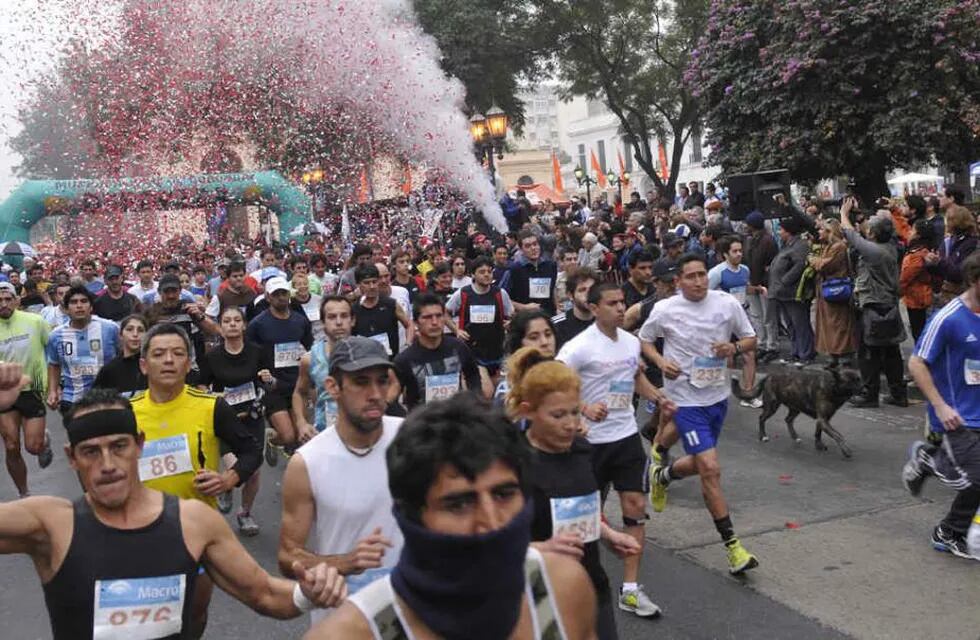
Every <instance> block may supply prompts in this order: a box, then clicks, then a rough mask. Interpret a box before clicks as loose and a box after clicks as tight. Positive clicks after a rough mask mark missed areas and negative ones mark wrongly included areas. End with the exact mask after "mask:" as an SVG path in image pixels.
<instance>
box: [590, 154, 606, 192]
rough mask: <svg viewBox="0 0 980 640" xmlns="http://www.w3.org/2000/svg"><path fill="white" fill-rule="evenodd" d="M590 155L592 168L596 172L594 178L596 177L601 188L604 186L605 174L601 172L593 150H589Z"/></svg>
mask: <svg viewBox="0 0 980 640" xmlns="http://www.w3.org/2000/svg"><path fill="white" fill-rule="evenodd" d="M589 154H590V155H591V156H592V170H593V171H595V173H596V178H597V179H598V182H599V186H600V187H601V188H603V189H605V188H606V174H604V173H603V172H602V166H601V165H600V164H599V160H598V159H596V157H595V151H591V150H590V151H589Z"/></svg>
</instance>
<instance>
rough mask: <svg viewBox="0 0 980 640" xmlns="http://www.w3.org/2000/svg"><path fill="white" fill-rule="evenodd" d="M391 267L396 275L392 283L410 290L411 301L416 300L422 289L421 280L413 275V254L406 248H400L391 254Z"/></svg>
mask: <svg viewBox="0 0 980 640" xmlns="http://www.w3.org/2000/svg"><path fill="white" fill-rule="evenodd" d="M390 264H391V268H392V269H393V270H394V272H395V275H394V277H393V278H392V284H393V285H397V286H399V287H404V288H405V290H406V291H408V295H409V301H410V303H411V302H415V298H416V296H418V294H419V292H420V291H421V290H422V287H421V286H420V285H419V281H418V280H417V279H416V278H415V276H413V275H412V256H411V254H409V253H408V251H405V250H404V249H398V250H396V251H395V252H394V253H393V254H391V263H390Z"/></svg>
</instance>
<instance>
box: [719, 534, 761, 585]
mask: <svg viewBox="0 0 980 640" xmlns="http://www.w3.org/2000/svg"><path fill="white" fill-rule="evenodd" d="M725 549H726V551H727V552H728V572H729V573H730V574H732V575H733V576H738V575H741V574H743V573H745V572H746V571H748V570H749V569H754V568H756V567H758V566H759V560H758V559H757V558H756V557H755V556H754V555H752V554H751V553H749V552H748V551H746V550H745V547H743V546H742V542H741V541H740V540H739V539H738V538H734V539H733V540H731V541H730V542H727V543H725Z"/></svg>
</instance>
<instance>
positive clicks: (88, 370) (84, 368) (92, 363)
mask: <svg viewBox="0 0 980 640" xmlns="http://www.w3.org/2000/svg"><path fill="white" fill-rule="evenodd" d="M68 375H70V376H71V377H72V378H81V377H84V376H92V377H94V376H97V375H99V361H98V360H97V359H96V358H95V357H94V356H87V357H82V358H72V359H71V360H68Z"/></svg>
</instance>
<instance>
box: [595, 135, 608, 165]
mask: <svg viewBox="0 0 980 640" xmlns="http://www.w3.org/2000/svg"><path fill="white" fill-rule="evenodd" d="M596 147H597V148H598V150H599V166H600V167H602V172H603V173H605V172H606V141H605V140H600V141H599V142H597V143H596Z"/></svg>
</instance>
